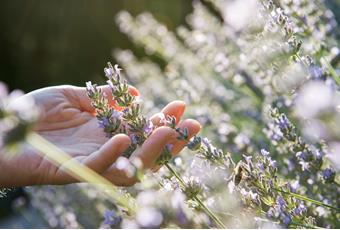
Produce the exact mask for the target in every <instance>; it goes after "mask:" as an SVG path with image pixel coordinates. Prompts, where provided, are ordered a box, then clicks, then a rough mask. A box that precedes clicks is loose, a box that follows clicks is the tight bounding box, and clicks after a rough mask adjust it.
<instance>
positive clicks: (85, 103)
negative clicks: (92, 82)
mask: <svg viewBox="0 0 340 230" xmlns="http://www.w3.org/2000/svg"><path fill="white" fill-rule="evenodd" d="M98 88H99V89H101V90H102V91H103V92H104V93H105V94H106V96H107V99H108V103H109V105H110V106H114V107H117V108H120V107H118V106H117V105H116V102H115V101H114V100H113V98H112V96H111V95H112V94H111V88H110V86H108V85H103V86H98ZM68 90H69V89H67V90H66V93H65V95H66V96H73V97H74V98H68V99H70V101H71V102H73V103H75V106H76V107H78V108H79V109H81V110H83V111H86V112H89V113H94V112H95V109H94V108H93V107H92V105H91V100H90V99H89V97H88V96H87V92H86V88H84V87H74V88H72V89H71V90H72V93H70V92H67V91H68ZM129 93H130V94H131V95H132V96H139V92H138V90H137V89H136V88H135V87H133V86H129Z"/></svg>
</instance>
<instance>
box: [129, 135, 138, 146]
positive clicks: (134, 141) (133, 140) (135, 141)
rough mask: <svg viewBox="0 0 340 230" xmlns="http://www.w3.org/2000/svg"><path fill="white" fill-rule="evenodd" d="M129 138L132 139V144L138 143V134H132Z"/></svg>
mask: <svg viewBox="0 0 340 230" xmlns="http://www.w3.org/2000/svg"><path fill="white" fill-rule="evenodd" d="M129 137H130V140H131V142H132V144H134V145H136V144H137V143H138V138H137V136H136V134H134V133H131V134H130V135H129Z"/></svg>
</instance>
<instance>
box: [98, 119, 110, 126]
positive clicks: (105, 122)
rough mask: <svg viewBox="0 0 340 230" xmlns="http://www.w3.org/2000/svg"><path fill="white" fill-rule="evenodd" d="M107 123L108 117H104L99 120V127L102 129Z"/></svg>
mask: <svg viewBox="0 0 340 230" xmlns="http://www.w3.org/2000/svg"><path fill="white" fill-rule="evenodd" d="M109 124H110V121H109V119H108V118H107V117H104V118H103V120H101V121H99V128H102V129H104V128H105V127H106V126H108V125H109Z"/></svg>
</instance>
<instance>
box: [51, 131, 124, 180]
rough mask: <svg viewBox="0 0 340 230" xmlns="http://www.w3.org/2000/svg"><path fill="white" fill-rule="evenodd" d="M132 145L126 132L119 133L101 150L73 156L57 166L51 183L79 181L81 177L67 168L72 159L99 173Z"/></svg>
mask: <svg viewBox="0 0 340 230" xmlns="http://www.w3.org/2000/svg"><path fill="white" fill-rule="evenodd" d="M129 145H130V138H129V137H128V136H126V135H124V134H118V135H116V136H114V137H112V138H111V139H110V140H108V141H107V142H106V143H105V144H104V145H103V146H102V147H101V148H100V149H99V150H97V151H96V152H94V153H92V154H91V155H89V156H88V157H79V158H73V159H72V160H70V161H68V162H66V163H65V165H62V166H61V167H59V168H57V171H56V172H55V174H54V176H53V179H52V181H51V182H49V183H50V184H68V183H74V182H78V181H79V178H77V177H76V176H72V175H71V174H70V173H69V172H67V170H65V166H66V164H72V161H80V162H81V163H82V164H84V165H85V166H87V167H89V168H90V169H92V170H94V171H96V172H97V173H99V174H102V173H103V172H105V171H106V170H107V169H108V168H109V167H110V166H111V165H112V164H113V163H114V162H115V161H116V160H117V158H118V157H119V156H120V155H121V154H122V153H123V152H124V150H125V149H126V148H127V147H128V146H129Z"/></svg>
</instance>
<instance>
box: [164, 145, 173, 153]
mask: <svg viewBox="0 0 340 230" xmlns="http://www.w3.org/2000/svg"><path fill="white" fill-rule="evenodd" d="M173 147H174V145H173V144H166V145H165V148H166V149H167V150H168V151H169V152H171V150H172V148H173Z"/></svg>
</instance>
